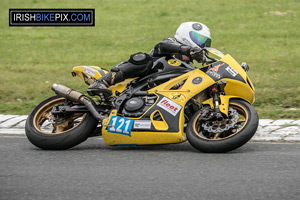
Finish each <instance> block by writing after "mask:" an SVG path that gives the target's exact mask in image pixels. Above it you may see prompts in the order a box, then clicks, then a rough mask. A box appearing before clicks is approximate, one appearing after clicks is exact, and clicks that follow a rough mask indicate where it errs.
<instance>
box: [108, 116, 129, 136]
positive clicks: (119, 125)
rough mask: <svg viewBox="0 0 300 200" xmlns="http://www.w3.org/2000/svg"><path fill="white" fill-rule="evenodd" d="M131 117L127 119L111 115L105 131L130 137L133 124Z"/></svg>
mask: <svg viewBox="0 0 300 200" xmlns="http://www.w3.org/2000/svg"><path fill="white" fill-rule="evenodd" d="M133 121H134V120H133V119H128V118H124V117H117V116H112V117H111V118H110V121H109V123H108V125H110V126H109V127H108V128H107V132H111V133H118V134H122V135H128V136H129V137H131V128H132V125H133Z"/></svg>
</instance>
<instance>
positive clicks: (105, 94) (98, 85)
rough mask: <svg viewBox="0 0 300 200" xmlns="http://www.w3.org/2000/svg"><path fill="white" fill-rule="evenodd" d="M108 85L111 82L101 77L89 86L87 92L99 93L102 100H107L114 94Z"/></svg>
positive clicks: (93, 94) (92, 94) (90, 93)
mask: <svg viewBox="0 0 300 200" xmlns="http://www.w3.org/2000/svg"><path fill="white" fill-rule="evenodd" d="M108 87H109V84H108V83H107V82H106V81H105V80H102V79H99V80H97V81H96V82H95V83H94V84H92V85H90V86H89V87H88V89H87V93H88V94H89V95H91V96H95V95H97V96H99V97H100V98H101V101H103V102H106V101H108V100H109V98H110V97H111V96H112V91H111V89H109V88H108Z"/></svg>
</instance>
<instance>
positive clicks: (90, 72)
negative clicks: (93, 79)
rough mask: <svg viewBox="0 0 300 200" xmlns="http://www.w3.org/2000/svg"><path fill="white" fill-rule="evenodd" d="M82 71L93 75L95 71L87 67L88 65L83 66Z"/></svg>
mask: <svg viewBox="0 0 300 200" xmlns="http://www.w3.org/2000/svg"><path fill="white" fill-rule="evenodd" d="M83 71H84V73H86V74H88V75H91V76H95V71H94V70H92V69H90V68H88V66H84V70H83Z"/></svg>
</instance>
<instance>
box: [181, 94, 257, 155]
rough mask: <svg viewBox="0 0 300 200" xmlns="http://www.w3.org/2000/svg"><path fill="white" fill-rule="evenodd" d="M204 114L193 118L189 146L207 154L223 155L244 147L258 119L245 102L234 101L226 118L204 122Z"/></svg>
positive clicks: (231, 102) (199, 112)
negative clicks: (202, 117) (202, 118)
mask: <svg viewBox="0 0 300 200" xmlns="http://www.w3.org/2000/svg"><path fill="white" fill-rule="evenodd" d="M202 113H203V110H200V111H198V112H197V113H195V114H194V115H193V117H192V118H191V120H190V121H189V124H188V127H187V132H186V134H187V139H188V141H189V143H190V144H191V145H192V146H193V147H194V148H196V149H197V150H199V151H202V152H206V153H225V152H228V151H232V150H234V149H237V148H239V147H241V146H242V145H244V144H245V143H246V142H248V141H249V140H250V139H251V138H252V137H253V135H254V134H255V132H256V130H257V127H258V115H257V112H256V111H255V110H254V108H253V107H252V106H251V105H250V104H249V103H248V102H246V101H243V100H239V99H234V100H231V101H230V103H229V112H228V118H226V119H223V120H216V121H203V120H201V119H199V118H200V116H201V115H202Z"/></svg>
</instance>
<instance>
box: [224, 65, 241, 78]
mask: <svg viewBox="0 0 300 200" xmlns="http://www.w3.org/2000/svg"><path fill="white" fill-rule="evenodd" d="M226 70H227V71H228V72H229V74H231V76H233V77H235V76H236V75H238V74H239V73H238V72H237V71H235V69H233V68H232V67H230V66H228V67H226Z"/></svg>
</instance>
